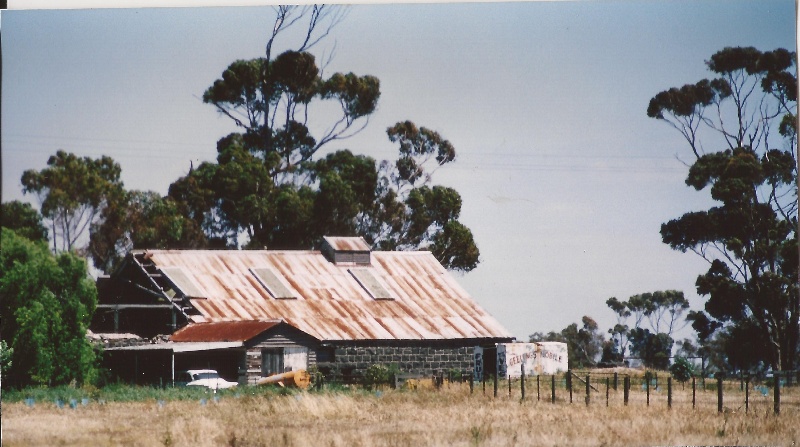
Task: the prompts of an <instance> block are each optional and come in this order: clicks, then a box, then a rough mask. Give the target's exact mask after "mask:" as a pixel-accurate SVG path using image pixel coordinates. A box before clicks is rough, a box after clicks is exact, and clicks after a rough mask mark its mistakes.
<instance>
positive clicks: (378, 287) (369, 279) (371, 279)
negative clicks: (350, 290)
mask: <svg viewBox="0 0 800 447" xmlns="http://www.w3.org/2000/svg"><path fill="white" fill-rule="evenodd" d="M348 271H349V272H350V274H351V275H353V278H355V279H356V281H358V283H359V284H360V285H361V287H363V288H364V290H366V291H367V292H368V293H369V294H370V296H372V298H373V299H376V300H393V299H394V296H392V294H391V293H389V291H388V290H387V289H386V287H384V286H383V284H381V283H380V281H378V278H377V277H375V275H374V274H373V273H372V271H371V270H369V269H365V268H364V269H348Z"/></svg>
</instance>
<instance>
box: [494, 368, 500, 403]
mask: <svg viewBox="0 0 800 447" xmlns="http://www.w3.org/2000/svg"><path fill="white" fill-rule="evenodd" d="M498 380H500V379H499V378H498V377H497V373H496V372H495V373H494V397H497V385H498V383H497V381H498Z"/></svg>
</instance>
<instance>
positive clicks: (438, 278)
mask: <svg viewBox="0 0 800 447" xmlns="http://www.w3.org/2000/svg"><path fill="white" fill-rule="evenodd" d="M98 289H99V294H100V303H99V305H98V311H97V313H96V314H95V318H94V321H93V323H92V330H93V331H94V332H105V333H109V332H115V333H119V332H123V333H133V334H137V335H139V336H141V337H147V338H152V337H156V336H158V335H161V334H164V335H171V337H170V340H169V342H168V343H163V344H160V345H159V344H154V345H152V346H151V347H141V346H139V347H137V346H129V347H121V348H112V349H110V350H109V352H110V353H111V354H112V355H113V356H115V357H116V358H117V360H118V361H115V362H113V363H111V364H110V365H109V366H111V367H112V368H114V365H115V364H126V365H128V368H127V369H128V371H130V365H131V361H132V360H131V358H132V357H131V356H134V357H135V358H134V360H133V361H134V363H135V366H136V368H137V370H138V369H142V370H143V371H144V370H146V369H147V366H146V365H145V363H147V360H146V359H144V358H140V357H138V355H139V353H137V352H136V351H137V350H138V351H143V352H144V351H154V352H156V351H161V352H163V353H164V355H162V356H161V357H159V358H160V360H159V361H158V362H157V363H158V364H159V365H162V370H164V371H168V372H161V373H158V372H156V373H154V372H152V371H151V372H150V374H151V375H153V374H155V375H158V374H161V376H162V377H163V376H166V377H165V378H166V379H167V380H168V379H170V377H174V370H175V369H176V368H178V369H188V368H193V367H212V368H215V369H217V370H219V371H220V373H221V374H222V375H223V376H226V378H228V379H229V380H238V381H239V382H240V383H244V382H250V383H252V382H254V381H255V380H257V379H258V378H259V377H262V376H266V375H269V374H272V373H276V372H283V371H285V370H290V369H300V368H308V367H309V366H312V365H316V366H318V367H319V368H320V369H322V370H323V371H325V370H330V371H337V372H339V373H342V374H345V375H349V374H355V375H358V374H360V373H362V372H363V371H364V370H365V369H366V368H367V367H368V366H370V365H371V364H376V363H380V364H395V365H397V366H398V367H399V368H400V369H401V370H403V371H406V372H412V373H419V374H425V375H428V374H433V373H437V372H443V371H450V370H460V371H465V372H466V371H471V370H472V368H473V365H472V362H473V355H472V354H473V352H472V351H473V347H475V346H486V347H490V346H494V345H495V343H503V342H509V341H511V340H512V338H513V337H512V336H511V335H510V333H509V332H508V331H507V330H506V329H504V328H503V327H502V326H501V325H500V323H498V321H497V320H496V319H495V318H493V317H492V316H491V315H489V314H488V313H487V312H486V311H485V310H483V309H482V308H481V307H480V306H479V305H478V304H477V303H476V302H475V301H474V300H473V299H472V297H470V296H469V294H468V293H467V292H466V291H465V290H464V289H463V288H462V287H461V286H460V285H459V284H458V283H457V282H456V281H455V279H454V278H453V277H452V276H451V275H450V274H449V273H448V272H447V271H446V270H445V268H444V267H442V265H441V264H440V263H439V262H438V261H437V260H436V258H434V256H433V255H432V254H431V253H429V252H422V251H420V252H408V251H405V252H383V251H372V250H371V249H370V247H369V245H367V244H366V242H364V240H363V239H361V238H343V237H326V238H325V242H324V244H323V247H322V250H320V251H277V250H275V251H273V250H247V251H240V250H236V251H234V250H146V251H139V252H133V253H130V254H129V255H128V256H127V258H126V260H125V262H124V264H123V265H122V266H121V267H120V268H119V269H118V270H117V271H116V272H115V273H114V274H112V275H111V276H109V277H103V278H100V279H99V280H98ZM187 346H191V347H193V348H192V349H191V350H187V349H186V348H185V347H187ZM204 347H206V348H207V349H204ZM167 365H168V366H167ZM233 376H235V377H233ZM161 380H164V379H161Z"/></svg>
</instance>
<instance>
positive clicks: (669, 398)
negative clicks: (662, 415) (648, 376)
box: [667, 377, 672, 409]
mask: <svg viewBox="0 0 800 447" xmlns="http://www.w3.org/2000/svg"><path fill="white" fill-rule="evenodd" d="M667 408H669V409H672V377H667Z"/></svg>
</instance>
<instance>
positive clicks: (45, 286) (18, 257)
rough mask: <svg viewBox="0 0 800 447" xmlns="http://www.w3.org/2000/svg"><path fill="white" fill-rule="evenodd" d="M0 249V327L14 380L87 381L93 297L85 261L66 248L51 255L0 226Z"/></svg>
mask: <svg viewBox="0 0 800 447" xmlns="http://www.w3.org/2000/svg"><path fill="white" fill-rule="evenodd" d="M2 247H3V250H2V251H1V252H0V297H2V305H1V306H0V317H2V322H0V331H2V339H3V341H4V342H5V343H6V344H7V346H9V347H10V348H11V349H12V350H13V352H12V354H11V364H10V366H9V370H8V378H9V379H10V380H9V381H4V382H3V383H4V385H5V384H7V383H10V384H14V385H28V384H47V385H55V384H64V383H69V382H71V381H73V380H74V381H77V382H78V383H84V382H87V383H88V382H91V381H92V380H94V379H95V378H96V368H95V353H94V351H93V349H92V346H91V345H90V343H89V342H88V341H87V339H86V328H87V326H88V324H89V322H90V320H91V316H92V313H93V312H94V309H95V305H96V302H97V290H96V289H95V284H94V281H92V280H91V278H89V277H88V276H87V273H86V262H85V261H84V260H83V259H81V258H79V257H77V256H76V255H74V254H72V253H63V254H60V255H58V256H57V257H54V256H53V255H52V254H51V253H50V252H49V251H48V249H47V246H46V245H45V244H44V243H37V242H31V241H29V240H27V239H25V238H22V237H19V236H17V235H16V234H15V232H14V231H12V230H8V229H5V228H4V229H3V232H2Z"/></svg>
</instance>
